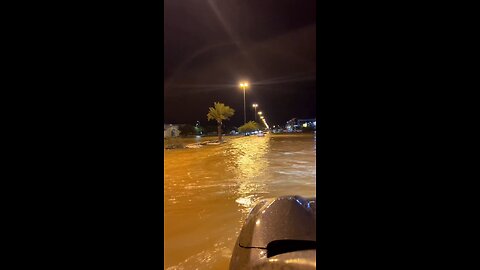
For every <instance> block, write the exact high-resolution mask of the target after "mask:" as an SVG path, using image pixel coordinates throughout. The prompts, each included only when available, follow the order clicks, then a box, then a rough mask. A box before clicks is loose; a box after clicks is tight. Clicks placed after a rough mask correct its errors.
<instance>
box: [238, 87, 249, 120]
mask: <svg viewBox="0 0 480 270" xmlns="http://www.w3.org/2000/svg"><path fill="white" fill-rule="evenodd" d="M247 87H248V82H242V83H240V88H242V89H243V124H246V123H247V106H246V105H245V90H246V89H247Z"/></svg>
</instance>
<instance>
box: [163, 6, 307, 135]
mask: <svg viewBox="0 0 480 270" xmlns="http://www.w3.org/2000/svg"><path fill="white" fill-rule="evenodd" d="M315 10H316V8H315V0H261V1H260V0H165V1H164V12H165V24H164V27H165V28H164V35H165V36H164V38H165V39H164V59H165V62H164V77H165V79H164V97H165V115H164V116H165V122H166V123H194V122H195V121H196V120H199V121H200V122H201V123H202V124H207V118H206V114H207V112H208V107H211V106H213V102H215V101H219V102H222V103H225V104H226V105H228V106H230V107H232V108H234V109H235V111H236V112H235V115H234V117H233V118H232V119H231V120H230V121H229V124H231V125H235V126H239V125H241V124H243V91H242V90H241V89H240V88H239V87H238V83H239V82H240V81H241V80H247V81H248V82H249V83H250V84H251V86H250V88H249V89H247V95H246V96H247V121H248V120H253V115H254V113H253V108H252V103H258V104H259V108H258V110H261V111H262V112H263V113H264V115H265V118H266V119H267V122H268V124H269V125H270V126H272V125H275V124H285V122H286V121H287V120H289V119H291V118H293V117H298V118H307V117H308V118H310V117H316V114H315V90H316V89H315V87H316V37H315V32H316V25H315V16H316V14H315ZM210 124H214V123H213V122H210Z"/></svg>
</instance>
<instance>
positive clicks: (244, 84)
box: [240, 82, 248, 88]
mask: <svg viewBox="0 0 480 270" xmlns="http://www.w3.org/2000/svg"><path fill="white" fill-rule="evenodd" d="M240 87H241V88H247V87H248V82H242V83H240Z"/></svg>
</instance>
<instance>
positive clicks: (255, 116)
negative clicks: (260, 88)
mask: <svg viewBox="0 0 480 270" xmlns="http://www.w3.org/2000/svg"><path fill="white" fill-rule="evenodd" d="M252 107H253V108H254V109H255V114H254V118H255V122H257V107H258V104H256V103H254V104H253V105H252Z"/></svg>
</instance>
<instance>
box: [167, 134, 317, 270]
mask: <svg viewBox="0 0 480 270" xmlns="http://www.w3.org/2000/svg"><path fill="white" fill-rule="evenodd" d="M164 157H165V161H164V165H165V172H164V174H165V183H164V203H165V208H164V217H165V219H164V225H165V226H164V236H165V242H164V247H165V269H168V270H174V269H228V265H229V262H230V256H231V253H232V250H233V245H234V244H235V241H236V238H237V236H238V233H239V232H240V229H241V226H242V224H243V221H244V220H245V218H246V216H247V215H248V212H249V211H250V209H251V208H252V207H253V206H254V205H255V203H257V202H258V201H259V200H261V199H262V198H270V197H277V196H282V195H301V196H305V197H312V196H315V195H316V194H315V185H316V171H315V158H316V149H315V134H295V135H277V134H269V135H267V136H265V137H256V136H250V137H240V138H233V139H230V140H229V141H228V142H227V143H225V144H222V145H212V146H205V147H202V148H199V149H175V150H165V151H164Z"/></svg>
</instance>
